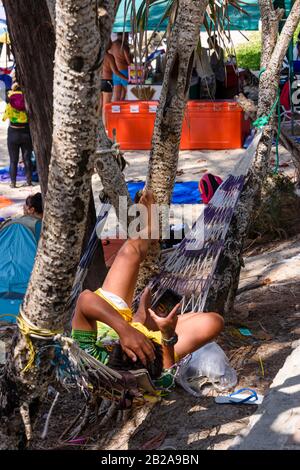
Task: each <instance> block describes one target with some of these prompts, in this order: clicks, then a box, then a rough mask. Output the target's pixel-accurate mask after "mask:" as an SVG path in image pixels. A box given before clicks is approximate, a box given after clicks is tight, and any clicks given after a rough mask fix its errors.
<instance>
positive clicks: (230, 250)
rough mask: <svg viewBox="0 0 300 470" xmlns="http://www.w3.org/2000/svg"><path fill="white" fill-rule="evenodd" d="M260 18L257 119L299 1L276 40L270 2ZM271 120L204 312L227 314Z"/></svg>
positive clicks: (271, 91)
mask: <svg viewBox="0 0 300 470" xmlns="http://www.w3.org/2000/svg"><path fill="white" fill-rule="evenodd" d="M259 3H260V9H261V18H262V49H263V51H264V52H263V54H262V63H261V67H265V68H266V71H265V72H264V73H263V74H262V75H261V78H260V83H259V103H258V117H261V116H266V115H268V114H269V112H270V109H271V107H272V105H273V103H274V102H275V100H276V97H277V90H278V84H279V75H280V68H281V64H282V61H283V59H284V56H285V54H286V51H287V48H288V45H289V43H290V41H291V39H292V36H293V33H294V31H295V29H296V27H297V25H298V23H299V21H300V0H296V1H295V3H294V5H293V8H292V10H291V12H290V14H289V17H288V19H287V20H286V22H285V25H284V28H283V29H282V32H281V34H280V36H279V38H278V39H277V42H276V38H277V33H278V23H279V19H280V16H281V15H282V11H281V12H275V11H274V8H273V4H272V2H270V1H265V0H260V2H259ZM273 133H274V132H273V119H271V120H270V123H269V124H268V125H266V126H265V127H264V130H263V135H262V138H261V141H260V143H259V145H258V148H257V151H256V155H255V158H254V162H253V164H252V166H251V168H250V170H249V172H248V175H247V180H246V183H245V185H244V188H243V191H242V194H241V196H240V199H239V202H238V204H237V207H236V209H235V212H234V216H233V219H232V222H231V225H230V228H229V231H228V234H227V237H226V241H225V247H224V251H223V253H222V254H221V257H220V260H219V262H218V265H217V269H216V272H215V275H214V280H213V283H212V286H211V289H210V292H209V294H208V298H207V302H206V307H205V309H206V310H214V311H217V312H221V313H225V314H227V313H229V312H230V311H231V310H232V308H233V302H234V298H235V295H236V290H237V287H238V281H239V275H240V269H241V266H242V251H243V246H244V241H245V239H246V237H247V233H248V230H249V227H250V224H251V222H252V217H253V213H254V210H255V208H256V206H257V204H258V203H259V200H260V192H261V187H262V183H263V181H264V179H265V177H266V175H267V169H268V163H269V156H270V152H271V147H272V139H273Z"/></svg>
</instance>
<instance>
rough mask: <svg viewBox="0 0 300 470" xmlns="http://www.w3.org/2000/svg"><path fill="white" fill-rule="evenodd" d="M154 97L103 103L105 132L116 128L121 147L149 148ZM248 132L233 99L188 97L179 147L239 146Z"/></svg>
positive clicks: (110, 131)
mask: <svg viewBox="0 0 300 470" xmlns="http://www.w3.org/2000/svg"><path fill="white" fill-rule="evenodd" d="M157 106H158V102H157V101H120V102H113V103H109V104H107V105H106V107H105V113H106V125H107V129H108V135H109V137H110V138H112V136H113V129H114V128H115V129H116V132H117V142H119V144H120V147H121V150H150V149H151V140H152V134H153V128H154V121H155V115H156V109H157ZM249 132H250V123H249V120H245V118H244V113H243V110H242V109H241V107H240V106H239V105H238V104H237V103H236V102H234V101H215V102H213V101H202V100H192V101H188V103H187V106H186V110H185V116H184V120H183V127H182V137H181V144H180V148H181V149H182V150H204V149H208V150H210V149H212V150H223V149H235V148H242V147H243V142H244V139H245V137H246V136H247V135H248V134H249Z"/></svg>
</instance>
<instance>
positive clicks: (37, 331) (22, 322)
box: [17, 310, 63, 373]
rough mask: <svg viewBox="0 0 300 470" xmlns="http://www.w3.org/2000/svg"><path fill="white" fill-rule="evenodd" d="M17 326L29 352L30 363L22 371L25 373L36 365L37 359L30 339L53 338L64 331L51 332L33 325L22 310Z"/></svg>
mask: <svg viewBox="0 0 300 470" xmlns="http://www.w3.org/2000/svg"><path fill="white" fill-rule="evenodd" d="M17 324H18V327H19V330H20V332H21V333H22V335H23V336H24V338H25V341H26V345H27V349H28V351H29V359H28V363H27V365H26V366H25V367H24V369H23V370H22V373H23V372H26V371H27V370H29V369H30V368H31V367H32V364H33V363H34V359H35V349H34V347H33V344H32V341H31V338H30V337H33V338H39V339H45V338H52V337H53V336H55V335H57V334H60V333H62V332H63V330H55V331H54V330H53V331H51V330H48V329H46V328H40V327H37V326H35V325H34V324H33V323H31V321H30V320H28V318H26V316H25V315H24V313H23V312H22V310H21V311H20V313H19V315H18V317H17Z"/></svg>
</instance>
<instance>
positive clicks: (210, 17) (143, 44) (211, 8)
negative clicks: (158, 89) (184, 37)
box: [124, 0, 248, 63]
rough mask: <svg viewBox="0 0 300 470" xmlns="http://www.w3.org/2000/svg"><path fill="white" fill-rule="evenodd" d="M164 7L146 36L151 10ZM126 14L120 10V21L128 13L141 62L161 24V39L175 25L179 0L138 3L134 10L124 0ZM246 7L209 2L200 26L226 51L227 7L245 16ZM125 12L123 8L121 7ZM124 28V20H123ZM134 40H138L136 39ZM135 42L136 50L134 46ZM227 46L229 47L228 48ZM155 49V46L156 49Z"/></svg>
mask: <svg viewBox="0 0 300 470" xmlns="http://www.w3.org/2000/svg"><path fill="white" fill-rule="evenodd" d="M165 4H166V7H165V9H164V11H163V13H162V15H161V17H160V18H159V20H158V23H157V25H156V26H155V28H154V30H153V29H152V33H151V34H150V36H149V37H148V34H147V30H148V21H149V17H150V13H151V8H153V7H155V6H160V5H165ZM125 5H126V11H124V18H126V16H127V12H128V11H131V15H130V16H131V25H132V31H131V33H132V37H133V43H134V53H135V55H136V56H137V57H138V61H139V62H140V63H141V62H142V61H143V59H144V58H145V57H147V55H148V50H149V45H150V44H151V41H152V39H153V37H154V36H155V35H156V34H157V33H158V32H159V31H160V30H161V26H162V24H164V23H165V22H166V21H167V27H166V31H165V33H164V34H163V35H162V37H161V41H162V40H163V38H165V37H166V38H168V37H169V35H170V32H171V30H172V27H173V25H174V23H175V19H176V15H177V11H178V7H179V0H168V1H167V3H166V0H142V2H141V4H140V6H139V7H138V9H137V8H136V0H125ZM245 5H247V3H245V2H244V1H242V0H210V1H209V4H208V7H207V10H206V14H205V17H204V20H203V26H204V28H205V31H206V32H207V34H208V35H209V36H214V37H216V39H217V40H218V42H220V43H222V45H223V47H224V48H225V50H227V52H229V49H230V48H232V41H231V36H230V16H229V11H228V9H229V7H231V8H233V9H234V10H235V11H237V12H239V13H240V14H244V15H248V13H247V11H246V10H244V8H243V7H244V6H245ZM124 10H125V8H124ZM124 27H125V20H124ZM137 38H138V39H137ZM137 42H138V43H139V44H138V47H137ZM228 44H229V45H230V47H229V48H228ZM157 47H159V46H157Z"/></svg>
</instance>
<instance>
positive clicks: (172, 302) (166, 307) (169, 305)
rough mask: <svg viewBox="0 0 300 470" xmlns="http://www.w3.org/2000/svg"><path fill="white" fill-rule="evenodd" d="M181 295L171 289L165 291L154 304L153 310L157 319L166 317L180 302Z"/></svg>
mask: <svg viewBox="0 0 300 470" xmlns="http://www.w3.org/2000/svg"><path fill="white" fill-rule="evenodd" d="M181 299H182V295H180V294H178V292H175V291H174V290H172V289H166V290H165V291H164V292H163V293H162V294H161V296H160V297H159V298H158V299H157V300H156V301H155V302H154V304H153V310H154V311H155V313H156V314H157V315H158V316H159V317H167V316H168V315H169V313H170V312H171V310H173V308H174V307H175V306H176V305H177V304H178V303H179V302H180V301H181Z"/></svg>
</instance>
